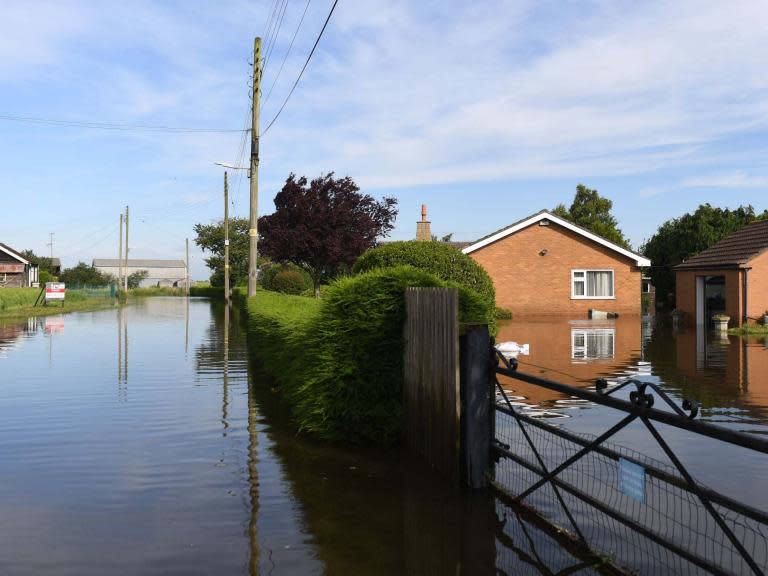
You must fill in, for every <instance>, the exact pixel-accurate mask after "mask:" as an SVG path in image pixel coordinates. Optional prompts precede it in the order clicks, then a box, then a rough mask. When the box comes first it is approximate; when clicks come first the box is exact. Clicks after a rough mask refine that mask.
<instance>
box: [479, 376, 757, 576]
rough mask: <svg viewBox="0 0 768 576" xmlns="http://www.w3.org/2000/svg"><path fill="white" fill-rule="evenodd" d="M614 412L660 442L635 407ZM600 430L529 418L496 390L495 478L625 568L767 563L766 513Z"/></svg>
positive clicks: (730, 569)
mask: <svg viewBox="0 0 768 576" xmlns="http://www.w3.org/2000/svg"><path fill="white" fill-rule="evenodd" d="M504 374H505V375H507V376H509V375H510V374H508V373H506V372H504ZM651 404H652V402H651ZM640 414H642V413H640ZM619 416H625V418H624V419H623V420H621V422H620V423H619V425H617V426H614V429H616V428H620V427H621V426H623V425H625V424H622V422H623V423H628V422H630V421H632V420H635V419H640V420H641V421H643V422H644V423H645V424H646V426H648V427H649V432H650V433H651V434H653V435H654V437H655V438H656V439H657V441H658V442H659V443H660V445H662V447H664V449H665V451H667V450H669V447H668V446H667V445H666V442H665V441H664V440H663V438H661V437H660V435H658V434H659V433H658V430H657V429H656V428H655V427H654V426H653V424H652V423H651V422H650V421H649V420H647V419H646V418H644V417H643V416H642V415H638V413H635V414H634V415H633V414H629V415H622V414H620V413H619ZM657 435H658V436H657ZM604 436H606V437H607V436H610V434H609V433H606V434H603V435H601V436H599V437H596V436H591V435H587V434H579V433H575V432H572V431H569V430H567V429H565V428H563V427H562V426H554V425H552V424H550V423H547V422H546V421H543V420H542V419H537V418H531V417H530V416H527V415H525V414H522V413H520V412H519V411H517V410H515V408H514V406H513V405H512V403H511V402H509V401H508V399H507V398H506V397H504V398H503V399H502V402H501V403H500V404H498V405H497V406H496V435H495V442H494V451H495V453H496V455H497V457H498V462H497V464H496V466H495V471H494V485H495V487H496V488H497V490H499V491H500V492H501V493H502V494H505V495H507V496H508V497H509V500H510V501H511V502H513V503H524V504H526V505H529V506H532V507H533V508H535V509H536V510H537V511H538V513H539V514H541V515H542V516H543V517H544V518H546V519H547V520H548V521H550V522H551V523H553V524H554V525H556V526H559V527H561V528H562V529H563V530H566V531H567V532H569V533H570V534H572V535H573V536H574V537H575V538H577V539H578V540H580V541H582V542H583V543H584V544H585V545H587V546H588V547H589V548H591V549H593V550H596V551H598V552H599V553H601V554H604V555H606V556H607V557H608V558H610V559H611V562H612V563H613V564H614V565H616V566H621V567H623V568H625V569H627V570H629V571H632V572H637V573H641V574H700V573H712V574H764V573H765V572H766V570H768V515H766V514H765V513H764V512H762V511H760V510H757V509H754V508H751V507H750V506H747V505H745V504H743V503H741V502H738V501H736V500H735V499H732V498H730V497H728V496H726V495H723V494H720V493H718V492H716V491H714V490H711V489H710V488H708V487H706V486H704V485H702V484H701V483H698V482H696V481H695V480H693V479H692V478H691V476H690V474H689V473H688V471H687V470H686V469H685V468H684V466H682V464H681V463H680V462H679V460H677V458H676V456H675V455H674V454H673V453H672V452H671V451H668V452H666V453H667V454H668V455H669V456H670V459H671V461H672V464H668V463H665V462H661V461H659V460H655V459H652V458H649V457H647V456H645V455H644V454H641V453H639V452H637V451H633V450H630V449H628V448H625V447H622V446H618V445H615V444H612V443H611V442H609V441H608V440H607V439H604V438H603V437H604ZM712 441H713V442H716V441H717V440H714V439H713V440H712ZM756 456H758V457H766V456H765V455H764V454H762V453H759V452H756ZM627 471H629V472H630V475H629V476H628V472H627ZM637 471H640V474H641V475H640V476H636V477H634V478H632V477H631V473H636V472H637ZM633 481H634V482H635V485H634V486H629V488H628V487H627V485H626V484H627V482H633Z"/></svg>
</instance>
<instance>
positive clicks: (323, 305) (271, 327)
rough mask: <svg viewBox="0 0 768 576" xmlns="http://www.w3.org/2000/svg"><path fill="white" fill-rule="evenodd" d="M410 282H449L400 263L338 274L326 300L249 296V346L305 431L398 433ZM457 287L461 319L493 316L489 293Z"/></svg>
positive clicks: (347, 435) (373, 438) (370, 438)
mask: <svg viewBox="0 0 768 576" xmlns="http://www.w3.org/2000/svg"><path fill="white" fill-rule="evenodd" d="M411 286H425V287H430V286H431V287H441V286H449V284H448V283H446V282H444V281H442V280H439V279H437V278H436V277H434V276H432V275H431V274H428V273H426V272H423V271H420V270H416V269H415V268H412V267H409V266H401V267H397V268H386V269H380V270H373V271H371V272H367V273H365V274H360V275H358V276H352V277H348V278H343V279H341V280H338V281H336V282H334V283H333V284H332V285H331V286H329V288H328V291H327V293H326V295H325V296H324V298H323V299H322V300H320V301H316V300H313V299H310V298H303V297H299V296H287V295H280V294H275V293H269V292H260V293H259V294H258V295H257V297H256V298H254V299H252V300H250V301H249V302H248V306H247V310H248V316H249V322H248V330H249V347H250V350H251V352H252V354H253V355H254V357H255V358H256V359H257V360H258V361H259V362H260V364H261V365H262V367H263V368H264V369H265V370H266V371H267V372H268V373H270V374H271V375H272V376H273V377H274V378H275V379H276V381H277V383H278V384H279V387H280V389H281V392H282V394H283V397H284V398H286V399H287V401H288V402H289V404H290V406H291V408H292V411H293V415H294V418H295V420H296V421H297V423H298V425H299V427H300V428H301V429H302V430H306V431H309V432H311V433H313V434H316V435H318V436H320V437H323V438H326V439H331V440H344V441H348V442H359V443H366V444H384V445H391V444H395V443H396V442H397V441H398V440H399V438H400V433H401V428H402V403H401V390H402V380H403V322H404V319H405V297H404V294H405V289H406V288H407V287H411ZM458 290H459V316H460V319H461V321H463V322H489V321H490V320H492V316H491V317H489V311H488V309H487V306H486V303H485V301H484V300H483V298H481V297H480V296H479V295H478V294H476V293H474V292H473V291H471V290H468V289H466V288H464V287H458ZM239 297H242V293H240V296H239Z"/></svg>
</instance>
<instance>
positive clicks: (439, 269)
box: [352, 240, 496, 332]
mask: <svg viewBox="0 0 768 576" xmlns="http://www.w3.org/2000/svg"><path fill="white" fill-rule="evenodd" d="M402 265H407V266H413V267H414V268H418V269H419V270H423V271H425V272H429V273H430V274H434V275H435V276H437V277H438V278H440V279H441V280H445V281H446V282H454V283H456V284H458V285H460V286H465V287H467V288H469V289H470V290H474V291H475V292H477V293H478V294H480V296H482V297H483V299H484V300H485V302H486V306H487V307H488V316H489V317H490V318H491V321H490V325H491V326H490V328H491V331H492V332H493V331H495V310H496V291H495V290H494V288H493V281H492V280H491V277H490V276H488V273H487V272H486V271H485V270H484V269H483V267H482V266H480V265H479V264H478V263H477V262H475V261H474V260H473V259H472V258H470V257H469V256H467V255H466V254H464V253H463V252H462V251H461V250H458V249H457V248H454V247H453V246H451V245H450V244H446V243H445V242H417V241H415V240H412V241H409V242H391V243H389V244H384V245H382V246H379V247H378V248H373V249H371V250H368V251H367V252H365V253H364V254H363V255H362V256H360V258H358V259H357V262H355V265H354V267H353V268H352V271H353V272H354V273H356V274H357V273H361V272H367V271H369V270H374V269H376V268H388V267H391V266H402Z"/></svg>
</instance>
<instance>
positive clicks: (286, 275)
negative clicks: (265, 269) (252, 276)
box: [272, 270, 310, 295]
mask: <svg viewBox="0 0 768 576" xmlns="http://www.w3.org/2000/svg"><path fill="white" fill-rule="evenodd" d="M308 288H310V287H309V286H308V285H307V281H306V279H305V278H304V276H302V275H301V274H300V273H299V272H297V271H295V270H282V271H280V272H278V273H277V274H275V277H274V278H273V279H272V290H274V291H275V292H282V293H283V294H294V295H299V294H302V293H303V292H305V291H306V290H307V289H308Z"/></svg>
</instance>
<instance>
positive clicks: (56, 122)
mask: <svg viewBox="0 0 768 576" xmlns="http://www.w3.org/2000/svg"><path fill="white" fill-rule="evenodd" d="M0 121H7V122H22V123H26V124H42V125H49V126H64V127H68V128H90V129H94V130H119V131H125V132H170V133H185V132H208V133H212V132H213V133H229V132H242V130H239V129H236V128H190V127H182V126H155V125H149V124H124V123H118V122H87V121H82V120H63V119H60V118H41V117H38V116H12V115H9V114H0Z"/></svg>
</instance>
